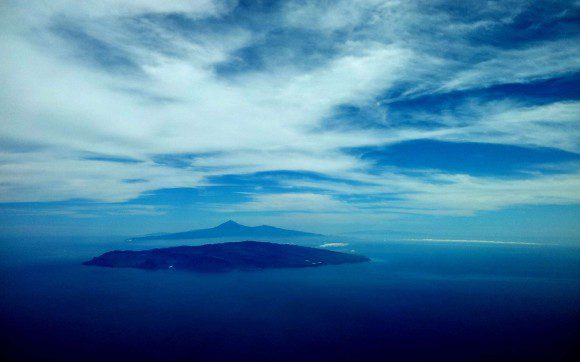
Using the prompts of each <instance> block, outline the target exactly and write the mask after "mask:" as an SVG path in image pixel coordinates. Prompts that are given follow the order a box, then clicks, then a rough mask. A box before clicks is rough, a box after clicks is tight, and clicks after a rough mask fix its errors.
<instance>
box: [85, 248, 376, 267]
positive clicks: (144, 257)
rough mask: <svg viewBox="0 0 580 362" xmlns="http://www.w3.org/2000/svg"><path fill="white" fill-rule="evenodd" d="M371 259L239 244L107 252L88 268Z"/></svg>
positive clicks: (278, 264) (266, 264) (306, 264)
mask: <svg viewBox="0 0 580 362" xmlns="http://www.w3.org/2000/svg"><path fill="white" fill-rule="evenodd" d="M368 261H370V259H369V258H367V257H365V256H362V255H356V254H350V253H340V252H336V251H332V250H323V249H316V248H310V247H305V246H298V245H291V244H277V243H270V242H259V241H239V242H228V243H218V244H205V245H200V246H178V247H171V248H161V249H151V250H141V251H131V250H123V251H121V250H116V251H110V252H107V253H104V254H103V255H101V256H98V257H96V258H93V259H92V260H90V261H87V262H85V263H83V264H84V265H92V266H100V267H111V268H137V269H147V270H162V269H165V270H167V269H169V270H189V271H197V272H226V271H232V270H261V269H270V268H310V267H320V266H324V265H338V264H346V263H362V262H368Z"/></svg>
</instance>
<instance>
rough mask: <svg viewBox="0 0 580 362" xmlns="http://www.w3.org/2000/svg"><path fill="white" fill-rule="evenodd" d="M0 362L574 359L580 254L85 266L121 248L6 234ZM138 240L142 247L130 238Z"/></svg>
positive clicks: (494, 250) (374, 252)
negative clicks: (178, 268) (281, 264)
mask: <svg viewBox="0 0 580 362" xmlns="http://www.w3.org/2000/svg"><path fill="white" fill-rule="evenodd" d="M1 242H2V247H1V248H0V249H1V250H0V253H1V254H0V257H1V260H2V262H1V265H0V268H1V270H0V272H1V277H0V283H1V285H0V287H1V291H2V295H1V297H0V311H1V312H0V323H1V324H0V325H1V328H2V331H3V333H2V334H3V337H2V340H1V341H2V342H1V343H2V345H3V346H2V352H0V353H1V354H2V355H3V356H0V357H4V360H6V359H8V360H42V361H49V360H60V361H63V360H74V361H88V360H99V361H116V360H124V361H127V360H172V361H173V360H194V361H205V360H208V361H214V360H230V361H231V360H236V361H239V360H244V361H245V360H248V361H258V360H276V361H286V360H296V361H310V360H313V361H340V360H352V361H375V360H376V361H386V360H393V361H398V360H404V361H408V360H421V361H430V360H446V361H474V360H489V361H492V360H493V361H498V360H506V361H513V360H516V359H525V360H533V361H541V360H546V361H559V360H562V361H564V360H572V359H573V357H574V354H575V352H578V349H577V347H575V342H578V341H579V340H580V338H579V337H580V329H579V327H580V323H579V322H580V313H579V312H580V249H578V248H573V247H565V246H531V245H453V244H441V243H438V244H432V245H425V244H423V245H419V244H408V243H407V244H405V243H396V242H390V243H380V244H379V243H368V244H356V245H354V246H352V245H351V246H349V249H351V248H354V249H356V251H357V252H359V253H362V254H365V255H367V256H369V257H371V258H373V262H371V263H367V264H356V265H342V266H329V267H321V268H311V269H281V270H268V271H258V272H233V273H227V274H196V273H188V272H174V271H157V272H148V271H141V270H130V269H108V268H96V267H85V266H81V265H80V262H82V261H84V260H87V259H90V258H91V257H93V256H95V255H98V254H100V253H102V252H104V251H108V250H111V249H119V248H123V249H126V248H127V245H126V244H123V243H122V242H120V241H118V240H116V239H112V241H103V240H99V241H94V240H79V239H77V240H66V239H62V240H48V239H43V240H2V241H1ZM134 247H135V248H137V247H138V246H134Z"/></svg>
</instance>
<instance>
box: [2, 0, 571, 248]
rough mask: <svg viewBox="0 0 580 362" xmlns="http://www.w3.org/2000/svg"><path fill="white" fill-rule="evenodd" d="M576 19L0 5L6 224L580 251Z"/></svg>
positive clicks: (557, 11) (455, 9) (447, 5)
mask: <svg viewBox="0 0 580 362" xmlns="http://www.w3.org/2000/svg"><path fill="white" fill-rule="evenodd" d="M579 11H580V8H579V6H578V3H577V2H574V1H497V2H496V1H491V2H480V1H461V2H459V1H375V0H364V1H356V2H351V1H336V2H334V1H331V2H327V1H281V2H278V1H239V2H237V1H217V0H216V1H212V0H198V1H152V0H148V1H112V0H107V1H82V2H79V1H67V0H54V1H49V2H47V1H36V0H32V1H25V2H21V1H12V0H8V1H3V2H2V4H1V5H0V31H1V41H0V53H1V54H2V56H1V57H0V79H1V82H2V87H1V90H0V122H1V133H0V148H1V153H0V201H1V204H0V225H1V232H2V233H3V234H4V235H16V236H18V235H33V236H39V235H50V234H59V235H78V234H83V235H113V234H114V235H134V234H145V233H149V232H158V231H167V232H175V231H180V230H184V229H187V228H202V227H209V226H213V225H217V224H218V223H221V222H223V221H225V220H227V219H232V218H235V219H236V220H238V221H240V222H244V223H245V224H248V225H262V224H265V223H267V224H273V225H278V226H282V227H293V228H297V227H300V228H301V229H303V230H307V231H310V232H322V233H346V232H355V231H360V230H374V231H378V232H381V231H385V230H387V231H388V230H395V231H419V230H420V231H422V232H424V233H425V234H427V235H429V236H431V237H453V238H459V239H478V238H479V239H482V238H483V239H491V240H508V241H509V240H515V239H517V240H524V241H525V240H526V239H529V238H537V237H548V236H549V237H550V238H551V239H550V240H548V241H553V239H554V238H556V239H558V240H560V241H564V240H566V241H567V242H570V241H573V240H577V239H578V237H580V226H579V225H580V223H579V217H578V215H579V213H580V207H579V203H580V177H579V176H580V175H579V174H580V127H579V121H580V102H579V101H578V98H579V95H580V93H579V92H578V84H579V79H580V78H579V75H578V74H579V70H580V47H578V40H579V36H580V35H579V31H578V16H579V15H578V14H579ZM160 229H161V230H160Z"/></svg>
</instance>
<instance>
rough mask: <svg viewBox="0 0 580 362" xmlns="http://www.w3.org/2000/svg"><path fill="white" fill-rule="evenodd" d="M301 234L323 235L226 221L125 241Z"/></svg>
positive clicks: (276, 236) (269, 236)
mask: <svg viewBox="0 0 580 362" xmlns="http://www.w3.org/2000/svg"><path fill="white" fill-rule="evenodd" d="M302 236H311V237H312V236H323V235H321V234H314V233H306V232H303V231H296V230H287V229H280V228H277V227H273V226H268V225H262V226H245V225H241V224H238V223H237V222H235V221H232V220H230V221H228V222H225V223H223V224H221V225H218V226H216V227H213V228H209V229H198V230H190V231H184V232H179V233H172V234H170V233H167V234H151V235H145V236H139V237H135V238H131V239H127V241H140V240H177V239H211V238H225V237H240V238H257V237H265V238H279V237H302Z"/></svg>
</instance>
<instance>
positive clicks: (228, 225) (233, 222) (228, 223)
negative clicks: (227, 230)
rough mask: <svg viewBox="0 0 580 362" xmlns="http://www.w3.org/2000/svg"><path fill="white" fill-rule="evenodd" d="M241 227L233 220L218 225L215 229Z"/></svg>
mask: <svg viewBox="0 0 580 362" xmlns="http://www.w3.org/2000/svg"><path fill="white" fill-rule="evenodd" d="M240 226H242V225H240V224H238V223H237V222H235V221H234V220H228V221H226V222H224V223H223V224H220V225H218V226H216V228H223V227H240Z"/></svg>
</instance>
